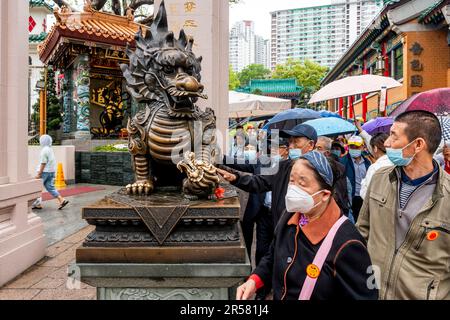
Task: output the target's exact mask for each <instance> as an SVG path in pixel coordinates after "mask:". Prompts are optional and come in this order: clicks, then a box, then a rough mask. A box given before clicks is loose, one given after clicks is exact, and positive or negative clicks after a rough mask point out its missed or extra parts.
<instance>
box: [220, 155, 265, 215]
mask: <svg viewBox="0 0 450 320" xmlns="http://www.w3.org/2000/svg"><path fill="white" fill-rule="evenodd" d="M236 162H237V161H236V159H235V158H231V157H224V164H225V165H226V166H227V167H229V168H231V169H235V170H239V171H241V172H246V173H251V174H253V175H259V174H260V173H261V168H263V167H264V166H266V165H264V164H262V163H261V161H259V160H258V161H257V163H255V164H251V163H248V161H246V162H245V163H243V164H239V163H236ZM244 191H245V190H244ZM265 196H266V193H265V192H262V193H255V192H250V193H249V195H248V201H247V207H246V208H245V213H244V218H245V219H248V220H252V219H254V218H255V217H256V216H257V215H258V213H259V212H260V210H261V207H262V206H263V205H264V200H265Z"/></svg>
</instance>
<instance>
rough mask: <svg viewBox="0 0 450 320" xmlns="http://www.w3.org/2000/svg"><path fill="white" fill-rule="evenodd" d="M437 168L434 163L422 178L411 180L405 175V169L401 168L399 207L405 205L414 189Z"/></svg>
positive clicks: (401, 207) (402, 207)
mask: <svg viewBox="0 0 450 320" xmlns="http://www.w3.org/2000/svg"><path fill="white" fill-rule="evenodd" d="M438 170H439V168H438V167H437V166H436V165H435V166H434V170H433V172H431V173H429V174H427V175H426V176H424V177H422V178H418V179H415V180H411V179H410V178H409V177H408V176H407V175H406V173H405V171H403V169H402V170H401V172H402V178H401V183H400V194H399V201H400V209H404V208H405V207H406V205H407V204H408V200H409V198H410V197H411V195H412V194H413V193H414V191H416V190H417V189H418V188H420V187H421V186H422V185H423V184H425V183H426V182H427V180H428V179H429V178H430V177H431V176H432V175H433V174H434V173H435V172H436V171H438Z"/></svg>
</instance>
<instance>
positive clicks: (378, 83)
mask: <svg viewBox="0 0 450 320" xmlns="http://www.w3.org/2000/svg"><path fill="white" fill-rule="evenodd" d="M401 86H402V84H401V83H400V82H398V81H397V80H395V79H393V78H390V77H382V76H378V75H372V74H365V75H361V76H353V77H346V78H343V79H340V80H337V81H334V82H331V83H329V84H327V85H326V86H325V87H323V88H322V89H320V90H319V91H317V92H316V93H315V94H313V96H312V97H311V100H309V102H308V104H312V103H317V102H321V101H326V100H332V99H336V98H341V97H348V96H353V95H357V94H363V93H370V92H376V91H380V90H382V89H383V87H384V88H386V89H391V88H396V87H401Z"/></svg>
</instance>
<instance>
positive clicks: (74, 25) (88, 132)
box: [39, 5, 141, 142]
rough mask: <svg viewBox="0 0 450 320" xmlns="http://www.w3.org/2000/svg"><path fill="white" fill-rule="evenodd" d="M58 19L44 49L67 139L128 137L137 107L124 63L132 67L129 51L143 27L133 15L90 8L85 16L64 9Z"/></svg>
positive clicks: (42, 58)
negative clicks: (53, 75) (127, 84)
mask: <svg viewBox="0 0 450 320" xmlns="http://www.w3.org/2000/svg"><path fill="white" fill-rule="evenodd" d="M54 14H55V17H56V23H55V25H54V26H53V27H52V29H51V30H50V32H49V34H48V36H47V38H46V39H45V41H44V42H43V43H42V44H41V45H40V46H39V56H40V59H41V61H42V62H43V63H44V64H45V65H49V66H52V67H53V68H54V70H56V74H57V88H58V91H59V92H58V93H59V94H60V96H61V97H62V101H63V109H64V110H63V121H64V123H63V128H62V130H63V140H66V142H74V141H84V140H90V139H97V138H101V139H116V138H120V137H122V138H123V135H124V134H126V130H125V129H124V128H126V123H127V121H128V117H129V116H130V115H131V114H132V113H133V110H132V109H133V108H136V107H137V106H135V105H134V104H133V103H132V99H131V97H130V96H129V95H128V93H127V92H126V89H125V82H124V79H123V77H122V71H121V70H120V64H123V63H124V64H128V58H127V55H126V47H127V44H129V45H130V48H133V47H134V44H135V41H134V37H135V34H136V32H137V31H138V29H139V27H140V26H141V25H139V24H137V23H136V22H134V17H133V16H131V15H128V16H119V15H114V14H111V13H106V12H99V11H95V10H94V9H92V8H91V7H90V6H88V5H86V6H85V7H84V9H83V11H82V12H72V11H71V10H70V9H69V8H67V7H63V8H62V9H60V10H59V11H56V10H55V12H54ZM67 140H68V141H67Z"/></svg>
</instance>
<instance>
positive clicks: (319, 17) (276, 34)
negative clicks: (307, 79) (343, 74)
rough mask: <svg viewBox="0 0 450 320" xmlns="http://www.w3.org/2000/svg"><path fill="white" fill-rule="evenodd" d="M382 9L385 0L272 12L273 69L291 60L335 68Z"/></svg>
mask: <svg viewBox="0 0 450 320" xmlns="http://www.w3.org/2000/svg"><path fill="white" fill-rule="evenodd" d="M382 7H383V1H382V0H334V1H333V2H332V4H330V5H325V6H315V7H308V8H300V9H291V10H281V11H275V12H272V13H271V15H272V34H271V50H270V65H271V67H272V68H274V67H275V66H276V65H277V64H279V63H284V62H286V61H287V60H288V59H289V58H293V59H310V60H313V61H316V62H317V63H319V64H321V65H323V66H327V67H330V68H331V67H333V66H334V65H335V63H336V62H337V61H338V60H339V58H340V57H341V56H342V54H343V53H344V52H345V51H346V50H347V49H348V48H349V47H350V45H351V44H352V43H353V41H355V40H356V38H357V37H358V36H359V35H360V34H361V33H362V31H364V29H365V28H366V27H367V26H368V25H369V23H370V22H371V21H372V19H373V18H374V17H375V16H376V14H377V13H378V12H379V11H380V10H381V8H382Z"/></svg>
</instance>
